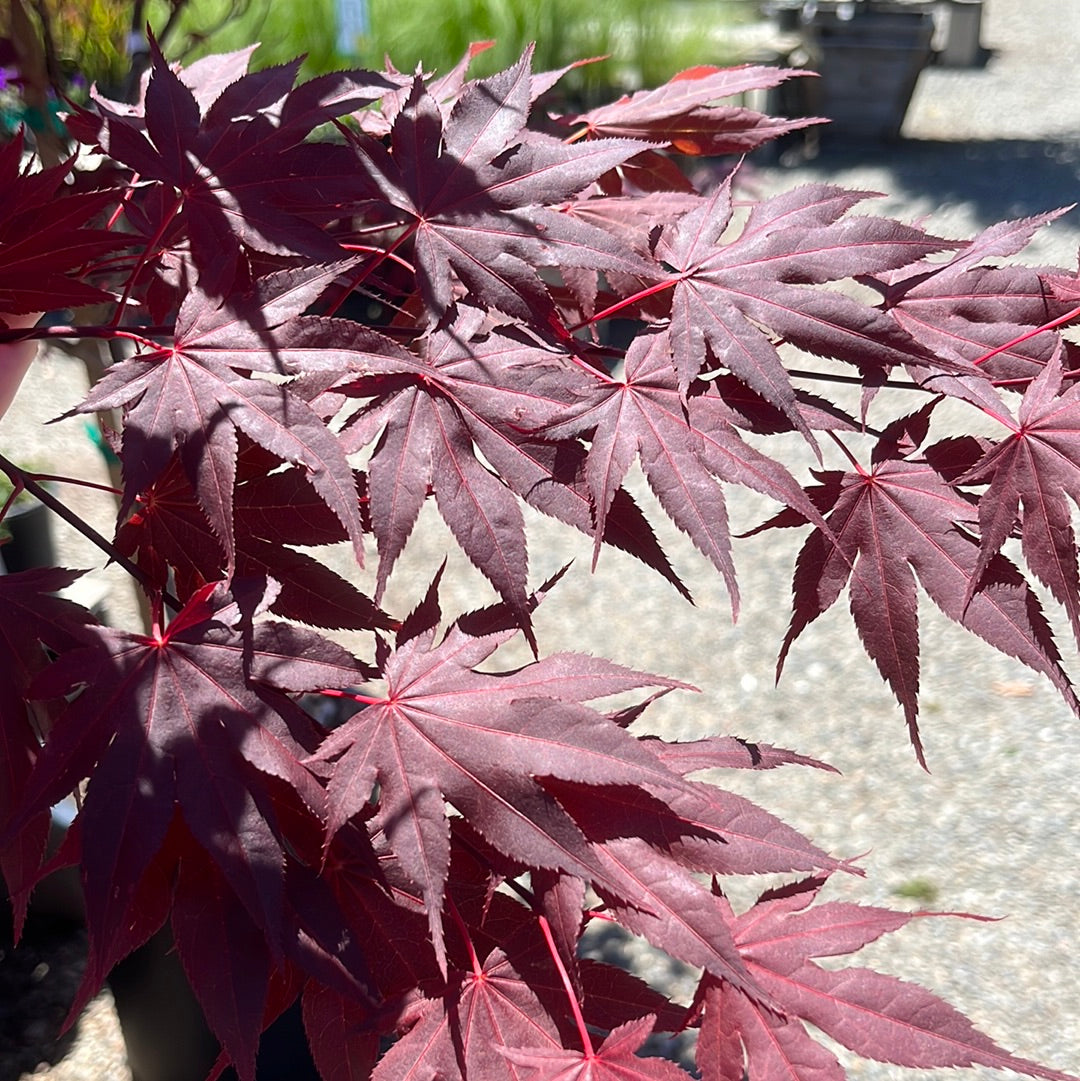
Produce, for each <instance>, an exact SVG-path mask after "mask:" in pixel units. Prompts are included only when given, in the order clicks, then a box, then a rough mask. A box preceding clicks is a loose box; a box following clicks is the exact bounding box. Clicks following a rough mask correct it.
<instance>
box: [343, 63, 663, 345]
mask: <svg viewBox="0 0 1080 1081" xmlns="http://www.w3.org/2000/svg"><path fill="white" fill-rule="evenodd" d="M530 60H531V50H529V51H527V52H526V53H525V54H524V55H523V56H522V58H521V60H519V61H518V63H517V64H515V65H514V66H512V67H510V68H507V69H506V70H505V71H503V72H500V73H499V74H497V75H493V76H492V77H491V78H489V79H483V80H480V81H479V82H476V83H470V84H469V85H468V86H467V87H466V88H465V90H464V91H463V92H462V94H461V96H460V98H459V99H458V101H457V103H456V104H455V106H454V108H453V111H452V112H451V114H450V117H449V119H448V120H444V117H443V113H442V111H441V110H440V107H439V105H438V103H437V102H436V101H435V100H434V99H433V97H432V96H431V94H430V92H429V91H428V89H427V88H426V87H425V85H424V82H423V79H422V78H421V77H420V76H417V77H416V80H415V82H414V85H413V89H412V93H411V95H410V97H409V100H408V102H407V104H406V105H405V106H404V107H403V108H402V109H401V111H400V112H399V113H398V114H397V116H396V118H395V120H394V123H393V127H392V129H391V137H390V147H389V148H388V149H387V148H385V147H383V145H382V144H381V143H379V142H376V141H375V140H373V139H364V138H356V139H355V140H354V146H355V150H356V154H357V156H358V160H359V162H360V164H361V166H362V169H363V171H364V173H365V174H366V177H367V179H366V181H365V190H364V192H363V195H362V199H363V200H365V202H366V207H367V211H368V214H369V215H374V216H376V217H377V218H379V219H381V220H382V222H383V223H384V224H385V225H386V226H387V227H389V226H391V225H394V224H398V225H399V226H400V229H399V230H398V231H399V236H398V239H397V240H396V241H395V242H394V246H395V247H397V246H398V245H400V244H401V243H403V241H404V240H405V239H409V241H410V248H409V250H410V251H411V253H412V260H413V262H414V263H415V269H416V273H417V278H418V284H419V288H420V292H421V296H422V297H423V300H424V303H425V305H426V306H427V310H428V312H429V313H430V318H431V322H433V323H438V322H439V321H440V320H442V319H443V318H444V317H445V313H446V312H447V311H448V310H449V309H450V307H451V306H452V305H453V304H454V302H455V301H456V300H457V299H459V294H458V289H457V283H458V282H460V283H461V285H462V286H463V287H464V289H465V290H467V291H468V293H469V294H471V295H472V296H473V297H474V298H475V299H476V300H477V301H478V302H479V303H481V304H482V305H484V306H487V307H493V308H497V309H498V310H500V311H502V312H504V313H505V314H507V315H509V316H512V317H515V318H518V319H522V320H525V321H527V322H536V323H538V324H539V325H541V326H545V325H548V324H549V323H551V322H552V321H553V320H554V318H555V312H554V307H553V305H552V303H551V299H550V297H549V296H548V293H547V290H546V288H545V286H544V284H543V283H542V281H541V279H540V277H539V276H538V273H537V267H539V266H563V265H567V266H586V267H593V268H596V269H608V268H611V269H622V270H624V271H625V272H628V273H648V272H649V269H650V268H649V266H648V264H647V263H646V262H645V261H644V260H641V259H637V258H635V257H633V255H632V254H630V253H627V252H625V251H624V250H623V249H622V247H621V246H620V245H618V244H617V243H616V242H615V241H614V240H613V239H612V237H611V236H610V235H609V234H608V233H606V232H605V231H604V230H602V229H599V228H596V227H594V226H590V225H588V224H586V223H585V222H583V221H572V220H570V219H568V218H566V217H565V216H564V215H562V214H559V213H558V212H557V211H554V210H551V209H549V204H552V203H558V202H561V201H564V200H566V199H569V198H570V197H571V196H573V195H575V194H577V193H578V192H579V191H581V190H583V189H584V188H586V187H587V186H588V185H589V184H591V183H592V182H593V181H594V180H595V179H596V178H597V177H599V176H601V175H602V174H603V173H605V172H607V171H608V170H609V169H611V168H613V167H614V166H616V165H618V164H620V163H621V162H623V161H625V160H626V159H627V158H630V157H632V156H633V155H635V154H637V153H639V152H640V150H641V146H640V144H638V143H635V142H633V141H632V140H625V139H620V140H616V139H604V140H598V141H596V142H591V143H589V144H587V145H567V144H564V143H560V142H558V141H556V140H553V139H545V138H543V137H541V136H539V135H536V134H534V133H531V132H528V131H527V130H526V129H525V122H526V119H527V117H528V111H529V106H530V104H531V86H532V83H531V75H530Z"/></svg>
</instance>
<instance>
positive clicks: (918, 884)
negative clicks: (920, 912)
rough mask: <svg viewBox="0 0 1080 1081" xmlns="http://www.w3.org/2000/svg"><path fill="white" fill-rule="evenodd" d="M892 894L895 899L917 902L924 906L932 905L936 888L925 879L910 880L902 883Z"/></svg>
mask: <svg viewBox="0 0 1080 1081" xmlns="http://www.w3.org/2000/svg"><path fill="white" fill-rule="evenodd" d="M892 892H893V894H894V895H895V896H897V897H904V898H906V899H907V900H909V901H918V902H919V903H920V904H924V905H932V904H933V903H934V902H935V901H936V900H937V897H938V888H937V886H935V885H934V883H933V882H931V881H930V880H929V879H927V878H912V879H910V880H909V881H907V882H902V883H901V884H900V885H899V886H897V887H896V888H895V889H894V890H893V891H892Z"/></svg>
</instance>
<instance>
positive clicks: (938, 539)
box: [754, 402, 1080, 761]
mask: <svg viewBox="0 0 1080 1081" xmlns="http://www.w3.org/2000/svg"><path fill="white" fill-rule="evenodd" d="M934 404H935V403H934V402H931V403H930V405H929V406H928V407H927V408H925V409H923V410H921V411H920V412H919V413H918V414H915V415H913V416H911V417H905V418H901V420H899V421H896V422H895V423H894V424H893V425H891V426H890V427H889V429H888V430H887V431H886V432H885V433H883V435H882V438H881V439H880V440H879V442H878V445H877V448H876V450H875V451H874V455H873V462H872V465H871V467H870V468H869V469H865V468H864V467H862V466H861V465H859V464H858V463H855V466H856V468H855V469H854V470H853V471H851V472H848V473H843V472H839V471H815V472H814V476H815V477H816V478H817V479H818V481H819V482H820V483H819V485H818V486H817V487H814V488H811V489H809V490H808V494H809V495H810V497H811V498H812V499H813V500H814V502H815V503H816V504H817V506H818V508H819V509H820V510H821V512H822V513H823V514H824V515H825V521H826V522H827V523H828V526H829V528H830V530H831V531H832V534H833V536H832V537H828V536H826V535H825V534H824V533H823V532H822V531H821V530H820V529H815V530H814V532H813V533H811V535H810V537H809V538H808V539H807V541H806V543H805V544H804V545H803V547H802V549H801V550H800V552H799V555H798V558H797V560H796V564H795V575H794V579H793V582H792V593H793V596H794V608H793V613H792V619H791V625H790V626H789V628H788V632H787V635H786V636H785V638H784V643H783V646H782V647H781V651H780V658H779V661H778V662H777V671H778V673H779V671H780V670H781V669H782V667H783V663H784V659H785V657H786V655H787V652H788V649H789V648H790V647H791V644H792V643H793V642H794V641H795V639H796V638H797V637H798V636H799V635H800V634H801V633H802V632H803V630H805V629H806V627H807V626H809V624H810V623H811V622H813V620H815V619H817V617H818V616H819V615H821V613H822V612H824V611H826V609H828V608H830V607H831V606H832V605H833V604H834V603H835V602H836V600H837V599H839V597H840V594H841V593H842V592H843V589H844V587H845V585H847V584H848V582H849V580H850V583H851V584H850V603H851V613H852V615H853V616H854V619H855V625H856V627H857V629H858V631H859V637H860V639H861V641H862V643H863V646H864V648H865V649H866V651H867V653H868V654H869V655H870V657H871V658H873V660H874V663H875V664H876V665H877V667H878V670H879V671H880V672H881V675H882V676H883V677H884V679H885V680H886V681H887V682H888V684H889V686H890V687H891V688H892V691H893V693H894V694H895V695H896V698H897V700H898V701H899V702H900V704H901V705H902V706H903V708H904V715H905V717H906V718H907V723H908V730H909V732H910V735H911V741H912V744H913V745H914V747H915V751H916V754H917V755H918V756H919V760H920V761H924V759H923V753H922V745H921V742H920V739H919V732H918V722H917V718H918V690H919V629H918V610H917V604H916V599H917V598H916V590H915V579H916V575H917V576H918V581H919V583H920V584H921V585H922V587H923V588H924V589H925V590H926V592H927V593H928V594H929V596H930V598H931V600H933V602H934V603H935V604H936V605H937V606H938V607H939V608H940V609H941V610H942V611H943V612H944V613H945V614H946V615H947V616H948V617H949V618H950V619H954V620H956V621H957V622H959V623H961V624H963V625H964V626H965V627H967V628H968V630H970V631H972V632H973V633H974V634H977V635H978V636H979V637H980V638H982V639H984V640H985V641H987V642H989V643H990V644H991V645H992V646H994V647H995V648H996V649H999V650H1001V651H1002V652H1003V653H1006V654H1008V655H1009V656H1011V657H1016V658H1017V659H1018V660H1020V661H1022V662H1023V663H1024V664H1026V665H1027V666H1028V667H1030V668H1032V669H1034V670H1035V671H1037V672H1041V673H1042V674H1043V675H1045V676H1046V677H1047V678H1048V679H1049V680H1050V681H1051V682H1052V683H1053V684H1054V686H1055V687H1057V689H1058V690H1059V691H1060V693H1061V695H1062V697H1063V698H1064V699H1065V701H1066V702H1067V703H1068V705H1069V707H1070V708H1071V709H1073V710H1074V711H1077V712H1080V702H1078V700H1077V697H1076V693H1075V691H1074V689H1073V686H1072V683H1071V682H1070V680H1069V677H1068V675H1067V674H1066V673H1065V671H1064V669H1063V668H1062V667H1061V657H1060V654H1059V652H1058V649H1057V646H1056V644H1055V642H1054V638H1053V635H1052V633H1051V630H1050V626H1049V624H1048V623H1047V622H1046V618H1045V617H1044V615H1043V612H1042V608H1041V606H1040V604H1039V601H1038V598H1037V597H1036V595H1035V594H1034V592H1033V591H1032V589H1031V587H1030V586H1029V585H1028V583H1027V581H1026V579H1025V578H1024V577H1023V576H1022V575H1021V574H1020V572H1019V571H1018V570H1017V568H1016V566H1015V565H1014V564H1013V563H1012V562H1010V561H1009V560H1008V559H1007V558H1006V557H1005V556H1003V555H1001V554H1000V553H996V554H993V555H992V556H991V557H987V558H983V557H982V555H981V554H980V549H979V545H978V542H977V541H976V540H975V539H974V538H973V537H972V535H971V533H970V532H969V531H968V530H969V529H970V528H971V526H972V524H973V518H974V508H973V507H972V505H971V503H970V502H969V501H968V500H966V499H964V498H963V497H962V496H961V495H960V494H959V493H958V491H957V489H956V488H954V487H953V486H951V485H950V484H949V483H948V482H947V481H945V480H944V479H943V478H942V476H941V475H940V473H939V472H938V471H937V470H936V469H935V468H934V467H933V466H932V465H930V464H929V463H928V462H927V461H926V460H925V459H923V460H920V459H919V458H918V457H917V455H915V452H914V450H913V449H912V450H911V453H910V454H908V455H907V456H906V457H901V456H900V454H903V453H904V452H905V451H906V450H908V449H911V448H912V447H913V445H917V444H918V443H920V442H921V441H922V438H923V437H924V436H925V433H926V430H927V425H928V423H929V416H930V412H931V410H932V409H933V406H934ZM912 432H915V433H917V434H916V435H915V437H914V439H913V441H912V434H911V433H912ZM902 440H907V442H906V443H905V448H904V450H900V444H901V441H902ZM935 460H936V459H935ZM797 520H798V519H797V516H796V515H795V514H793V513H791V512H782V513H781V514H780V515H778V516H777V517H776V518H774V519H772V520H771V521H770V522H768V523H766V524H765V525H764V526H761V527H759V529H764V528H768V527H770V526H776V525H794V524H797ZM754 532H757V531H756V530H755V531H754Z"/></svg>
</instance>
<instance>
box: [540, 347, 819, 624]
mask: <svg viewBox="0 0 1080 1081" xmlns="http://www.w3.org/2000/svg"><path fill="white" fill-rule="evenodd" d="M589 374H590V375H591V378H588V377H586V376H585V375H581V376H580V377H579V379H578V380H575V382H576V383H579V384H580V385H581V389H580V390H577V393H576V394H575V395H574V398H576V399H577V400H576V401H571V402H570V403H569V404H568V405H566V406H565V407H564V409H563V415H564V416H565V417H567V418H568V419H565V420H560V421H559V422H558V423H553V424H549V425H548V426H547V427H546V428H544V434H545V435H546V436H549V437H552V438H557V437H559V436H563V435H567V434H576V433H579V432H586V433H588V436H589V440H590V447H589V456H588V460H587V463H586V467H585V476H586V480H587V482H588V485H589V494H590V496H591V499H592V505H593V517H594V520H595V523H596V531H595V538H596V540H595V544H594V550H593V561H594V563H595V561H596V557H597V555H598V553H599V548H600V540H601V537H602V536H603V533H604V530H605V528H606V525H607V514H608V510H609V508H610V507H611V506H612V503H613V501H614V499H615V496H616V493H617V492H618V491H619V490H620V488H621V486H622V482H623V479H624V478H625V476H626V474H627V472H628V470H629V468H630V466H631V465H632V464H633V463H634V461H635V459H637V460H639V461H640V463H641V467H642V469H643V470H644V472H645V477H646V479H647V480H648V482H649V486H650V487H651V488H652V490H653V492H654V493H655V494H656V496H657V499H659V501H660V504H661V506H662V507H663V508H664V510H665V511H666V512H667V514H668V515H669V517H670V518H671V519H672V521H674V522H675V524H676V525H677V526H678V527H679V528H680V529H682V530H683V531H684V532H685V533H686V534H688V535H689V537H690V539H691V540H692V541H693V542H694V544H695V546H696V547H697V548H698V549H699V550H700V551H701V552H702V553H703V554H704V555H705V556H707V557H708V559H709V560H710V561H711V562H712V563H713V565H714V566H715V567H716V568H717V569H718V570H719V571H720V572H721V573H722V574H723V576H724V580H725V582H726V583H727V587H728V592H729V593H730V595H731V599H732V610H733V612H737V611H738V597H739V593H738V586H737V584H736V580H735V565H734V561H733V559H732V554H731V537H730V531H729V528H728V518H727V508H726V504H725V501H724V493H723V489H722V487H721V484H720V481H732V482H735V483H737V484H741V485H744V486H746V487H748V488H753V489H755V490H756V491H759V492H762V493H764V494H766V495H769V496H772V497H773V498H774V499H776V500H778V501H779V502H781V503H785V504H787V505H788V506H792V507H799V508H801V509H802V511H803V513H804V514H805V513H810V514H813V515H815V516H816V511H814V510H813V509H812V505H811V504H810V502H809V500H808V499H807V497H806V495H805V493H804V492H803V490H802V488H801V487H800V486H799V484H798V483H797V482H796V481H795V479H794V478H793V477H792V476H791V474H790V473H788V471H787V470H786V469H785V468H784V467H783V466H782V465H780V464H779V463H778V462H775V461H773V460H772V459H771V458H768V457H766V456H765V455H764V454H762V453H761V452H759V451H757V450H755V449H754V448H753V447H751V446H750V445H749V444H747V443H746V442H745V441H744V440H743V439H742V437H741V436H740V435H739V433H738V432H737V430H736V429H735V428H734V426H733V425H732V424H731V423H730V422H729V421H728V419H727V417H726V416H724V415H722V414H721V413H720V412H719V411H718V410H717V409H716V408H714V407H715V406H716V405H717V399H716V398H715V397H713V396H711V395H708V394H704V393H698V394H696V395H693V396H691V397H690V399H689V401H687V400H686V399H685V397H684V395H683V394H682V393H680V388H679V385H678V378H677V376H676V373H675V370H674V369H673V368H672V361H671V352H670V347H669V338H668V335H667V333H665V332H663V331H659V332H656V333H644V334H641V335H639V336H638V337H637V338H635V339H634V341H633V342H632V343H631V345H630V348H629V349H628V351H627V354H626V359H625V365H624V370H623V373H622V378H612V377H610V376H607V375H605V374H604V373H602V372H590V373H589ZM575 389H576V388H575Z"/></svg>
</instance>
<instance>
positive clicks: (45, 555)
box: [0, 500, 56, 574]
mask: <svg viewBox="0 0 1080 1081" xmlns="http://www.w3.org/2000/svg"><path fill="white" fill-rule="evenodd" d="M0 505H2V500H0ZM52 517H53V514H52V511H51V510H49V508H48V507H46V506H45V504H44V503H39V502H37V501H36V500H35V501H34V502H32V503H29V502H28V503H16V504H15V505H14V506H13V507H12V508H11V509H10V510H9V511H8V513H7V515H6V517H5V518H4V521H3V526H2V528H3V529H5V530H7V532H8V533H9V534H10V535H11V539H10V540H9V541H8V542H7V543H6V544H4V545H3V546H2V547H0V560H3V564H4V567H5V568H6V569H7V571H8V573H10V574H14V573H15V572H16V571H28V570H31V569H32V568H34V567H52V566H54V565H55V564H56V548H55V546H54V544H53V535H52Z"/></svg>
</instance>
